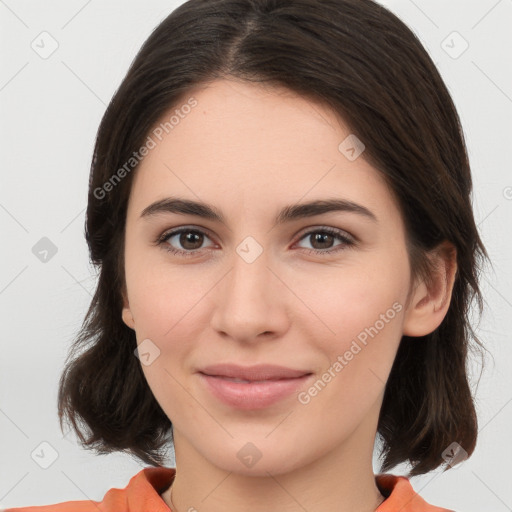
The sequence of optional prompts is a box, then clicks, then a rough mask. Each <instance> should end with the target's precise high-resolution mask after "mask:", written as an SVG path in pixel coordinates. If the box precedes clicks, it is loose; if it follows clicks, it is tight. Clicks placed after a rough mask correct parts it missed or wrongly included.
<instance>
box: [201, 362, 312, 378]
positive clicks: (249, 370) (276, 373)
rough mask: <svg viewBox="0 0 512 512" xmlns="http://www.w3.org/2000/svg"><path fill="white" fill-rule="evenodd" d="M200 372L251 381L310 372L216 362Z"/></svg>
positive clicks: (298, 375)
mask: <svg viewBox="0 0 512 512" xmlns="http://www.w3.org/2000/svg"><path fill="white" fill-rule="evenodd" d="M200 373H203V374H205V375H210V376H214V377H224V378H227V379H238V380H239V381H246V382H253V381H266V380H280V379H295V378H297V377H302V376H303V375H307V374H309V373H311V372H309V371H307V370H296V369H292V368H286V367H284V366H277V365H271V364H259V365H255V366H239V365H235V364H216V365H212V366H206V367H205V368H203V369H201V370H200Z"/></svg>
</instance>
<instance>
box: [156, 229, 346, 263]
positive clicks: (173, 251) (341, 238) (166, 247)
mask: <svg viewBox="0 0 512 512" xmlns="http://www.w3.org/2000/svg"><path fill="white" fill-rule="evenodd" d="M181 233H199V234H201V235H205V236H206V237H208V238H210V237H209V236H208V234H207V233H205V232H204V231H202V230H201V229H196V228H179V229H176V230H174V231H168V232H166V233H164V234H162V235H161V236H160V237H159V238H158V239H157V240H156V244H157V245H161V246H164V247H163V249H164V250H166V251H168V252H170V253H171V254H174V255H177V256H183V257H192V256H195V255H196V254H197V253H198V252H199V251H200V250H201V249H195V250H192V251H182V250H179V249H174V248H173V247H172V246H171V245H170V244H168V243H167V240H169V239H170V238H172V237H173V236H175V235H179V234H181ZM316 233H322V234H328V235H332V236H334V237H335V238H336V239H337V240H339V241H341V242H343V244H340V245H338V246H335V248H334V249H328V250H325V251H322V250H320V249H304V250H305V251H306V253H307V254H311V255H314V256H318V255H320V256H330V255H332V254H334V253H338V252H341V251H343V250H345V249H347V248H349V247H352V246H354V245H356V242H355V241H354V240H353V239H351V238H348V237H347V236H345V235H343V234H342V232H340V231H338V230H337V229H334V228H329V227H323V228H320V229H314V230H311V231H308V232H307V233H304V234H303V235H302V236H301V237H300V239H299V242H300V241H301V240H303V239H304V238H306V237H307V236H309V235H312V234H316Z"/></svg>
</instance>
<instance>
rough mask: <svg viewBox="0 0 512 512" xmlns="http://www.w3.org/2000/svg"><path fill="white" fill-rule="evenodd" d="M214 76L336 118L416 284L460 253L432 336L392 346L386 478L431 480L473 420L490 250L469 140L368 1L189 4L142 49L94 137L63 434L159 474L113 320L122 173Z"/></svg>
mask: <svg viewBox="0 0 512 512" xmlns="http://www.w3.org/2000/svg"><path fill="white" fill-rule="evenodd" d="M218 79H230V80H241V81H244V82H246V83H255V84H260V85H263V84H266V85H269V86H276V87H285V88H287V89H288V90H290V91H293V92H295V93H298V94H300V95H301V96H302V97H305V98H310V99H312V100H315V101H319V102H322V104H324V105H326V106H327V107H329V108H330V109H332V111H333V112H335V113H337V114H338V115H339V116H340V117H341V118H342V119H343V121H344V123H345V124H346V125H347V126H348V127H350V130H351V133H353V134H355V135H356V136H357V137H358V138H359V139H360V140H362V141H363V142H364V144H365V151H364V154H363V155H362V157H364V158H365V159H366V161H367V162H369V163H370V164H371V165H372V166H374V167H375V168H376V169H378V171H379V172H380V173H382V176H383V177H384V178H385V180H386V183H387V184H388V185H389V187H390V190H391V191H392V193H393V194H394V196H395V198H396V201H397V203H398V206H399V208H400V211H401V214H402V217H403V221H404V225H405V229H406V240H407V249H408V255H409V261H410V265H411V275H412V276H413V277H422V278H424V279H425V280H426V281H427V282H428V280H429V276H431V275H432V274H431V272H432V269H433V267H432V265H431V262H430V259H429V254H431V251H432V250H434V249H435V248H437V247H439V245H440V244H441V243H442V242H443V241H448V242H450V243H451V244H453V246H454V247H455V248H456V258H457V272H456V276H455V282H454V286H453V292H452V297H451V302H450V305H449V309H448V311H447V313H446V316H445V317H444V319H443V321H442V323H441V324H440V325H439V327H438V328H437V329H436V330H434V331H433V332H432V333H431V334H429V335H427V336H422V337H408V336H405V335H404V336H402V339H401V341H400V345H399V348H398V352H397V354H396V358H395V361H394V364H393V367H392V369H391V373H390V375H389V378H388V381H387V383H386V386H385V391H384V397H383V402H382V407H381V410H380V415H379V421H378V428H377V434H378V435H379V436H380V439H381V440H382V447H381V451H380V457H381V459H382V460H383V464H382V467H381V470H382V471H388V470H389V469H391V468H393V467H395V466H396V465H398V464H400V463H402V462H408V463H410V465H411V468H412V469H411V471H410V472H409V474H408V475H409V476H415V475H419V474H422V473H427V472H429V471H431V470H433V469H435V468H437V467H438V466H440V465H441V464H443V462H444V460H443V458H442V453H443V451H444V450H445V449H446V448H447V447H448V446H450V445H451V444H452V443H453V442H457V443H458V444H459V445H460V446H461V447H462V448H463V449H464V450H465V451H466V452H467V453H468V455H471V454H472V453H473V451H474V448H475V446H476V439H477V431H478V428H477V426H478V425H477V416H476V411H475V405H474V401H473V397H472V394H471V389H470V386H469V378H468V377H469V376H468V371H469V367H467V364H468V355H469V350H470V349H473V348H475V349H477V350H478V351H479V352H480V353H481V350H482V349H484V347H483V345H482V344H481V342H480V341H479V340H478V338H477V336H476V335H475V332H474V331H473V329H472V327H471V324H470V313H471V306H472V304H473V301H474V300H476V302H477V305H478V308H479V313H480V315H481V314H482V309H483V306H482V302H483V301H482V295H481V292H480V289H479V285H478V281H479V274H480V272H481V269H482V263H483V261H484V258H487V259H488V255H487V252H486V250H485V247H484V245H483V243H482V241H481V239H480V237H479V234H478V231H477V227H476V225H475V220H474V217H473V210H472V203H471V193H472V179H471V171H470V165H469V159H468V154H467V149H466V145H465V141H464V134H463V130H462V127H461V123H460V120H459V117H458V114H457V111H456V109H455V106H454V103H453V101H452V99H451V97H450V94H449V92H448V90H447V87H446V86H445V84H444V82H443V80H442V78H441V76H440V74H439V72H438V70H437V69H436V67H435V65H434V63H433V62H432V60H431V58H430V57H429V55H428V53H427V52H426V50H425V49H424V47H423V46H422V44H421V43H420V41H419V39H418V38H417V37H416V36H415V34H414V33H413V32H412V31H411V30H410V29H409V28H408V27H407V26H406V25H405V24H404V23H403V22H402V21H401V20H400V19H399V18H398V17H397V16H395V15H394V14H393V13H391V12H390V11H388V10H387V9H386V8H384V7H383V6H381V5H379V4H377V3H375V2H373V1H371V0H189V1H187V2H185V3H183V4H182V5H180V6H179V7H178V8H176V9H175V10H174V11H173V12H172V13H171V14H170V15H169V16H167V17H166V18H165V19H164V20H163V21H162V22H161V23H160V24H159V25H158V26H157V27H156V28H155V29H154V31H153V32H152V33H151V35H150V36H149V38H148V39H147V40H146V41H145V43H144V44H143V46H142V47H141V49H140V51H139V52H138V54H137V55H136V57H135V59H134V60H133V62H132V63H131V66H130V68H129V70H128V72H127V74H126V76H125V78H124V79H123V81H122V83H121V85H120V86H119V88H118V89H117V91H116V92H115V94H114V96H113V98H112V100H111V102H110V104H109V105H108V107H107V109H106V111H105V114H104V116H103V118H102V120H101V123H100V126H99V129H98V133H97V137H96V141H95V148H94V155H93V158H92V164H91V171H90V180H89V192H88V205H87V213H86V220H85V238H86V240H87V244H88V248H89V253H90V259H91V261H92V263H93V264H94V266H95V267H96V268H97V269H99V278H98V282H97V287H96V290H95V294H94V297H93V299H92V302H91V304H90V306H89V309H88V311H87V314H86V317H85V319H84V322H83V324H82V326H81V328H80V331H79V332H78V334H77V336H76V338H75V340H74V343H73V345H72V347H71V349H70V352H69V354H68V358H67V360H66V364H65V367H64V371H63V373H62V376H61V379H60V383H59V392H58V412H59V420H60V425H61V429H62V428H63V427H62V425H63V420H64V419H67V420H68V422H70V424H71V427H72V428H73V429H74V430H75V432H76V433H77V434H78V437H79V439H80V441H81V443H82V446H83V447H85V448H88V449H95V450H96V451H97V452H98V453H100V454H106V453H111V452H114V451H123V452H126V453H128V454H130V455H132V456H135V457H136V458H138V459H140V460H142V461H144V462H145V463H146V464H150V465H152V466H162V465H164V449H165V448H166V446H167V443H168V442H169V440H172V424H171V421H170V420H169V418H168V417H167V416H166V414H165V412H164V411H163V410H162V408H161V407H160V405H159V404H158V402H157V401H156V399H155V397H154V396H153V394H152V392H151V390H150V388H149V386H148V383H147V381H146V379H145V377H144V374H143V372H142V369H141V365H140V362H139V360H138V359H137V358H136V357H134V350H135V349H136V347H137V341H136V337H135V333H134V331H133V330H132V329H130V328H129V327H128V326H126V325H125V324H124V322H123V321H122V316H121V314H122V308H123V295H124V294H125V293H126V287H125V275H124V230H125V224H126V212H127V204H128V198H129V194H130V189H131V183H132V180H133V175H134V172H133V171H135V170H136V165H134V166H133V167H134V169H133V171H132V172H125V173H122V174H121V173H119V171H121V168H122V167H123V165H124V169H125V170H126V162H128V161H130V159H131V158H132V156H133V154H134V151H136V150H137V149H138V148H140V147H141V146H142V145H143V144H144V141H145V140H146V139H147V137H148V134H149V133H150V131H151V129H152V128H153V127H154V126H155V125H156V123H157V122H159V120H161V119H162V116H163V115H164V114H166V113H168V112H169V111H170V110H171V109H172V108H175V107H176V106H178V105H180V102H183V101H185V100H184V99H185V98H187V95H190V93H191V91H193V90H194V89H195V88H196V87H198V86H202V85H207V84H208V83H211V82H212V81H214V80H218ZM116 169H118V170H119V171H118V175H117V177H118V179H117V181H116V182H113V177H115V176H114V171H115V170H116ZM121 177H122V179H121ZM107 183H110V184H111V186H110V187H107V185H106V184H107ZM106 191H108V193H106ZM472 342H474V343H472ZM82 428H83V430H84V431H83V432H82V431H81V429H82ZM447 469H449V468H447Z"/></svg>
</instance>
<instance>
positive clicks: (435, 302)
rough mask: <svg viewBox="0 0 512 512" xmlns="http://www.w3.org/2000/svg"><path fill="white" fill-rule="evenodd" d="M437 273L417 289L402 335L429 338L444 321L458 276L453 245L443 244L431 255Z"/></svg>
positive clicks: (407, 312) (406, 315) (407, 313)
mask: <svg viewBox="0 0 512 512" xmlns="http://www.w3.org/2000/svg"><path fill="white" fill-rule="evenodd" d="M429 257H430V258H431V259H432V260H433V264H434V267H433V268H434V271H433V273H432V275H431V279H429V282H428V283H427V282H426V281H425V280H423V281H421V282H420V283H419V284H418V285H417V286H416V289H415V290H414V293H413V295H412V299H411V301H410V306H409V308H408V310H407V311H406V313H405V320H404V326H403V334H404V335H406V336H426V335H427V334H430V333H431V332H433V331H435V330H436V329H437V328H438V327H439V325H440V324H441V322H442V321H443V319H444V317H445V316H446V313H447V312H448V308H449V307H450V301H451V297H452V291H453V284H454V282H455V276H456V273H457V250H456V248H455V247H454V246H453V244H451V243H449V242H443V243H442V244H440V245H439V246H438V247H436V249H434V250H433V252H432V254H431V255H430V256H429Z"/></svg>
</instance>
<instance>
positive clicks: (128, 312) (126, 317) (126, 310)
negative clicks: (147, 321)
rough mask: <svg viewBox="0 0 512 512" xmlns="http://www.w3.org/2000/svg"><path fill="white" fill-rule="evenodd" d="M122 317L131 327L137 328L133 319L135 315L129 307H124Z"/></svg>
mask: <svg viewBox="0 0 512 512" xmlns="http://www.w3.org/2000/svg"><path fill="white" fill-rule="evenodd" d="M122 318H123V322H124V323H125V324H126V325H127V326H128V327H130V328H131V329H134V330H135V322H134V320H133V315H132V312H131V310H130V308H129V307H124V308H123V312H122Z"/></svg>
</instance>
